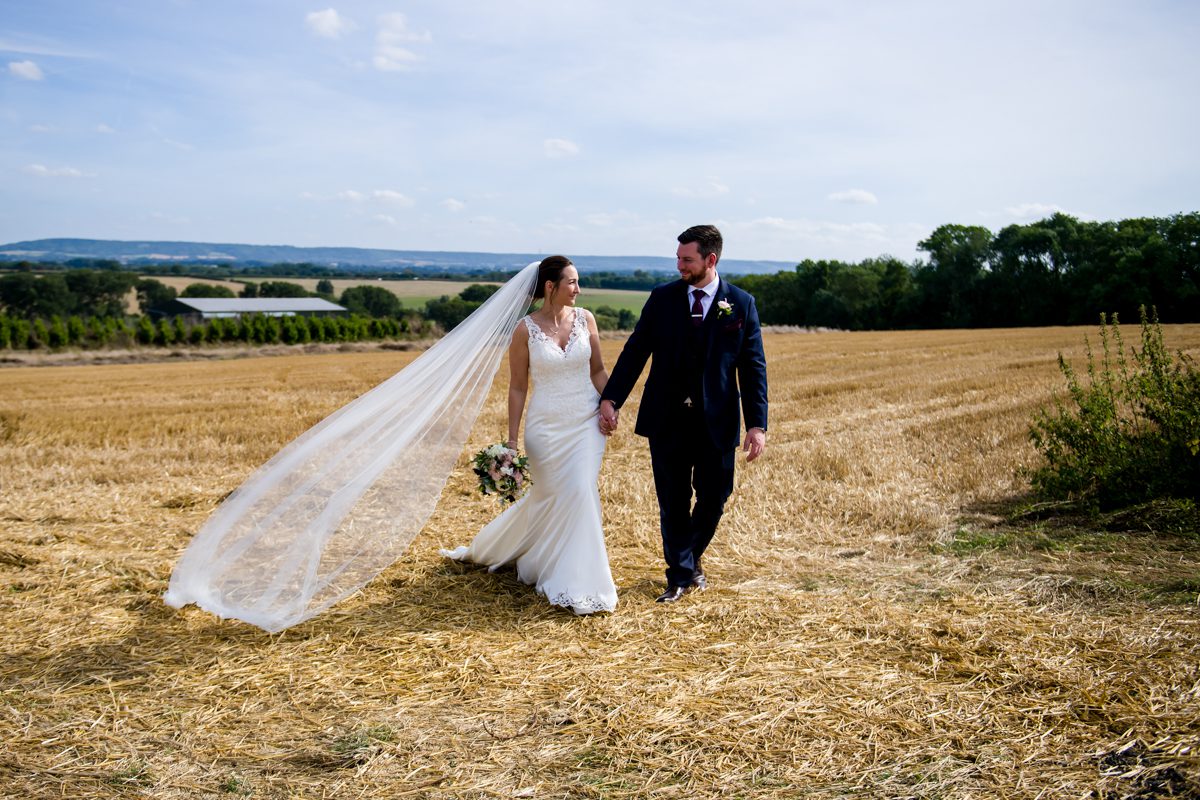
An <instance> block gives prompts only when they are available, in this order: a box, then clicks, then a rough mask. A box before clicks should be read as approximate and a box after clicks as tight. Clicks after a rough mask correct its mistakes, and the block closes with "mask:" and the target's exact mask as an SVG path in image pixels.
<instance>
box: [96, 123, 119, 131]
mask: <svg viewBox="0 0 1200 800" xmlns="http://www.w3.org/2000/svg"><path fill="white" fill-rule="evenodd" d="M116 132H117V131H116V130H115V129H114V128H110V127H109V126H108V125H105V124H104V123H103V122H101V123H100V124H99V125H97V126H96V133H106V134H107V133H116Z"/></svg>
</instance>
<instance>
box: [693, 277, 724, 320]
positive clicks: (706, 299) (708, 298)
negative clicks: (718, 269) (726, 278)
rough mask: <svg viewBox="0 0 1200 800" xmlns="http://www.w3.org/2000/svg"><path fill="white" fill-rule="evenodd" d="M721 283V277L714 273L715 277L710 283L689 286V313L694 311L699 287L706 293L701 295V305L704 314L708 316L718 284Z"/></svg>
mask: <svg viewBox="0 0 1200 800" xmlns="http://www.w3.org/2000/svg"><path fill="white" fill-rule="evenodd" d="M720 283H721V279H720V277H718V276H717V274H716V273H713V279H712V280H711V281H709V282H708V285H706V286H689V287H688V290H687V307H688V314H689V315H690V314H691V313H692V303H694V302H695V300H696V294H695V292H696V290H697V289H699V290H700V291H701V292H704V294H702V295H701V296H700V307H701V308H702V309H704V316H705V317H707V316H708V310H709V309H710V308H712V304H713V298H714V297H716V296H717V286H719V285H720Z"/></svg>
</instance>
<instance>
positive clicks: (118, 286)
mask: <svg viewBox="0 0 1200 800" xmlns="http://www.w3.org/2000/svg"><path fill="white" fill-rule="evenodd" d="M497 288H498V287H497V286H489V285H482V284H471V285H469V286H467V287H466V288H464V289H463V291H462V292H460V293H459V294H457V295H454V296H450V295H443V296H441V297H439V298H437V299H433V300H429V301H427V302H426V304H425V307H424V309H423V311H417V310H410V309H405V308H404V306H403V305H402V304H401V302H400V299H399V298H398V297H397V296H396V295H395V294H394V293H393V292H391V291H389V290H388V289H386V288H384V287H382V286H352V287H349V288H347V289H345V290H344V291H343V292H342V294H341V296H340V297H336V298H335V296H334V286H333V282H332V281H331V280H329V279H328V278H323V279H321V280H320V281H318V282H317V286H316V289H317V291H316V292H309V291H308V290H307V289H305V288H304V287H303V286H301V285H300V284H298V283H292V282H289V281H282V280H273V281H262V282H259V283H256V282H252V281H246V282H244V283H243V284H242V286H241V289H240V292H239V294H238V295H235V294H234V292H233V290H232V289H230V288H229V287H227V286H220V285H214V284H210V283H201V282H197V283H193V284H190V285H188V286H186V287H185V288H184V289H183V291H182V292H179V293H177V292H176V290H175V289H174V288H173V287H170V286H167V285H166V284H164V283H163V282H162V281H159V280H156V279H154V278H146V277H140V276H138V275H137V274H135V273H132V272H126V271H120V270H110V269H89V268H83V267H75V268H72V269H69V270H63V271H59V272H51V273H48V274H42V275H38V274H34V273H32V272H16V273H12V274H8V275H3V276H0V350H3V349H31V350H32V349H40V348H49V349H59V348H63V347H83V348H104V347H130V346H133V345H138V344H140V345H152V346H175V345H181V344H194V345H201V344H212V343H233V342H242V343H247V344H305V343H308V342H345V341H363V340H377V339H396V338H416V337H427V336H437V335H439V334H440V333H441V332H444V331H449V330H452V329H453V328H454V327H455V326H456V325H458V324H459V323H460V322H462V320H464V319H466V317H467V316H468V315H469V314H470V313H471V312H472V311H474V310H475V309H476V308H478V307H479V306H480V305H481V304H482V303H483V302H484V301H485V300H487V298H488V297H490V296H491V295H492V294H493V293H494V292H495V291H496V290H497ZM131 293H135V295H136V298H137V304H138V308H139V311H140V312H141V313H140V315H131V314H128V313H127V311H126V302H127V298H128V297H129V295H130V294H131ZM235 296H240V297H243V298H256V297H310V296H317V297H322V298H325V299H328V300H330V301H336V302H337V303H338V304H340V305H342V306H344V307H345V308H346V309H347V310H348V311H349V312H350V313H349V315H348V316H343V317H334V316H326V317H316V316H313V317H305V316H284V317H273V316H266V315H262V314H253V315H245V316H242V317H241V318H239V319H212V320H205V321H202V322H188V321H185V320H184V319H183V318H182V317H179V316H175V317H172V318H168V317H166V316H164V315H162V314H161V313H160V314H154V313H152V312H153V311H154V310H155V309H161V308H163V307H164V306H165V305H166V304H167V303H169V302H170V301H172V300H174V299H176V297H185V298H186V297H235ZM593 313H594V314H595V315H596V319H597V322H598V324H599V325H600V327H601V328H603V329H615V328H618V327H625V328H631V327H632V326H633V323H634V322H635V318H634V317H633V315H632V314H631V313H630V312H628V311H626V310H620V311H618V310H614V309H611V308H607V307H600V308H595V309H593Z"/></svg>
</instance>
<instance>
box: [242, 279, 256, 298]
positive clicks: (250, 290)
mask: <svg viewBox="0 0 1200 800" xmlns="http://www.w3.org/2000/svg"><path fill="white" fill-rule="evenodd" d="M238 297H258V284H257V283H255V282H254V281H246V282H245V283H243V284H242V291H241V292H239V293H238Z"/></svg>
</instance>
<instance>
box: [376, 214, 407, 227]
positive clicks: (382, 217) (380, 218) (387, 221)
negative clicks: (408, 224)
mask: <svg viewBox="0 0 1200 800" xmlns="http://www.w3.org/2000/svg"><path fill="white" fill-rule="evenodd" d="M371 220H372V221H374V222H379V223H382V224H384V225H393V226H394V225H399V224H400V223H399V222H397V221H396V218H395V217H391V216H388V215H387V214H376V215H375V216H373V217H371Z"/></svg>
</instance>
